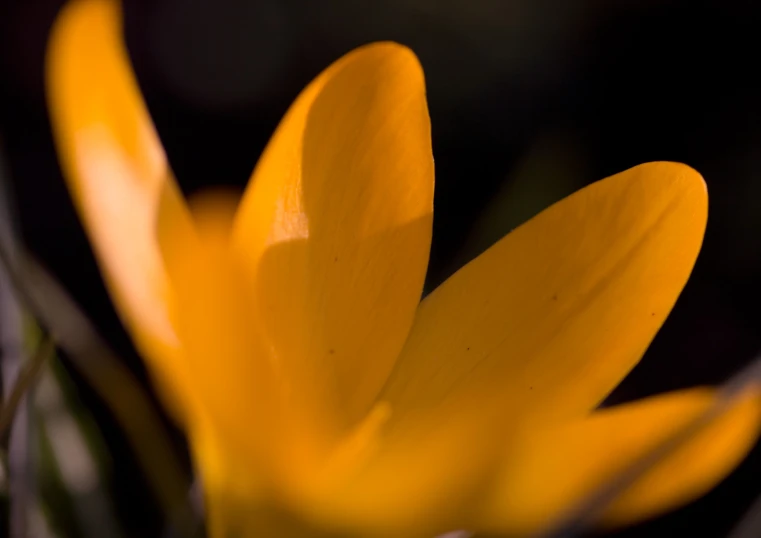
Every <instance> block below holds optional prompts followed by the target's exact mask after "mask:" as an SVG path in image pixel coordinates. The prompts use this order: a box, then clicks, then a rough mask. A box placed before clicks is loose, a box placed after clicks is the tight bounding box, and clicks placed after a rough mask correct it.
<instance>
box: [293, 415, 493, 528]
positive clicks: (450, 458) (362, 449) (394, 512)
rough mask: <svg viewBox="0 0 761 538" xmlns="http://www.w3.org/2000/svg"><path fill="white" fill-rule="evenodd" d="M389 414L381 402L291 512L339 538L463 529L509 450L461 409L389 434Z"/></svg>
mask: <svg viewBox="0 0 761 538" xmlns="http://www.w3.org/2000/svg"><path fill="white" fill-rule="evenodd" d="M389 413H391V411H390V409H389V407H388V406H387V405H384V404H382V403H381V404H378V405H377V406H376V407H375V408H374V409H373V411H372V412H371V413H369V414H368V415H367V417H366V418H365V420H364V421H363V422H362V423H361V424H360V426H359V427H358V428H357V429H356V430H355V431H354V432H353V434H352V435H350V436H348V437H347V438H346V439H344V442H343V443H341V444H340V445H339V447H338V450H336V451H335V452H334V453H333V458H331V459H329V460H328V465H326V466H325V467H324V468H322V469H321V471H322V472H321V473H319V474H317V475H316V476H312V477H311V479H310V480H309V481H306V480H305V481H302V482H301V483H300V484H297V485H296V487H294V488H292V489H291V491H290V492H289V494H291V495H292V497H291V498H290V499H289V501H290V503H291V504H290V506H292V507H293V510H294V511H295V512H298V513H302V514H304V515H305V517H307V518H309V519H310V520H313V521H316V522H318V523H319V525H320V526H322V527H324V528H333V529H336V531H337V532H336V534H337V535H340V536H389V537H396V536H407V537H418V536H419V537H421V538H422V537H430V536H437V535H439V534H441V533H443V532H446V531H449V530H452V529H454V528H463V522H465V521H469V516H470V515H471V513H470V508H471V507H472V506H473V505H472V504H471V503H473V502H476V503H479V505H480V503H481V502H482V501H483V499H482V498H481V497H480V496H481V495H483V493H484V491H485V489H484V487H485V484H487V483H490V482H488V480H489V479H491V478H493V471H494V470H495V466H494V464H495V461H496V460H495V459H494V458H493V457H492V456H493V450H492V449H493V447H497V446H499V448H501V449H502V452H504V444H499V443H501V442H502V433H501V431H500V428H495V427H492V428H491V430H489V431H481V430H480V429H479V428H477V427H474V426H476V425H478V424H480V423H478V422H476V423H475V424H474V421H472V420H471V417H470V416H468V415H467V414H462V413H457V411H456V410H455V411H454V412H453V413H451V414H448V415H439V416H437V417H426V416H416V417H415V418H414V419H411V420H405V421H404V422H403V424H401V425H399V424H397V425H396V426H395V427H394V428H393V429H392V430H387V429H386V427H385V426H386V425H387V423H388V420H389V419H390V418H391V416H390V414H389ZM408 418H410V417H408ZM431 418H433V420H430V419H431ZM499 463H501V460H499ZM490 473H492V474H490ZM339 531H340V532H339Z"/></svg>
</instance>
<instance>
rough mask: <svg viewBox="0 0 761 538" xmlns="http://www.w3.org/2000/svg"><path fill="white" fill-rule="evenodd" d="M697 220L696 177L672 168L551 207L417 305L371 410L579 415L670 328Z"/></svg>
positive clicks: (700, 211) (699, 186)
mask: <svg viewBox="0 0 761 538" xmlns="http://www.w3.org/2000/svg"><path fill="white" fill-rule="evenodd" d="M706 216H707V196H706V191H705V184H704V182H703V180H702V178H701V177H700V175H698V174H697V173H696V172H695V171H694V170H692V169H691V168H688V167H687V166H684V165H680V164H673V163H653V164H646V165H641V166H638V167H636V168H632V169H630V170H628V171H626V172H623V173H620V174H617V175H615V176H612V177H610V178H608V179H605V180H602V181H599V182H597V183H594V184H592V185H590V186H588V187H586V188H584V189H582V190H580V191H578V192H576V193H575V194H573V195H571V196H569V197H568V198H566V199H564V200H562V201H561V202H558V203H557V204H555V205H553V206H552V207H550V208H549V209H547V210H545V211H543V212H542V213H540V214H539V215H538V216H536V217H534V218H533V219H531V220H530V221H529V222H527V223H526V224H524V225H523V226H520V227H519V228H517V229H516V230H514V231H513V232H512V233H510V234H509V235H507V236H506V237H505V238H503V239H502V240H501V241H499V242H498V243H496V244H495V245H494V246H492V247H491V248H490V249H489V250H488V251H486V252H485V253H484V254H482V255H481V256H479V257H478V258H476V259H475V260H474V261H472V262H471V263H469V264H468V265H466V266H465V267H463V268H462V269H460V270H459V271H458V272H457V273H456V274H455V275H454V276H452V277H451V278H450V279H449V280H447V281H446V282H445V283H444V284H443V285H442V286H440V287H439V288H438V289H436V290H435V291H434V292H433V293H432V294H431V295H430V296H428V297H427V298H426V299H425V300H424V301H423V303H422V304H421V307H420V308H419V310H418V313H417V317H416V319H415V323H414V325H413V328H412V331H411V333H410V337H409V339H408V341H407V343H406V345H405V348H404V350H403V352H402V355H401V357H400V359H399V360H398V362H397V368H396V369H395V370H394V372H393V374H392V376H391V378H390V380H389V383H388V385H387V386H386V387H385V390H384V393H383V394H382V395H381V398H382V399H384V400H386V401H388V402H389V403H390V404H391V407H392V408H393V409H394V412H395V413H397V414H400V413H401V414H404V412H405V410H410V409H417V410H420V409H424V408H436V407H439V406H441V405H442V402H443V401H444V400H447V401H449V402H450V403H449V405H450V406H451V408H457V407H458V405H462V406H470V407H472V408H475V407H476V406H480V409H481V410H480V411H479V412H480V413H483V412H484V411H483V409H484V406H486V405H487V404H486V403H485V401H486V400H487V399H493V401H492V402H491V404H488V405H490V406H491V407H492V408H494V407H496V408H499V409H501V411H500V412H501V413H503V414H504V413H508V414H509V413H523V412H526V411H529V410H532V411H538V410H542V411H544V412H546V413H548V414H549V415H552V416H554V417H555V418H563V417H575V416H579V415H581V414H584V413H586V412H588V411H589V410H591V409H593V408H594V407H595V406H596V405H597V404H598V403H599V402H600V401H601V400H602V399H604V398H605V396H606V395H607V394H608V393H609V391H610V390H612V389H613V388H614V387H615V386H616V385H617V384H618V383H619V382H620V380H621V379H622V378H623V377H624V376H625V375H626V374H627V372H629V370H631V368H632V367H633V366H634V365H635V364H636V363H637V361H639V359H640V357H641V356H642V354H643V353H644V351H645V349H646V348H647V346H648V345H649V344H650V341H651V340H652V338H653V336H654V335H655V333H656V332H657V331H658V329H659V328H660V326H661V324H662V323H663V321H664V320H665V319H666V316H667V315H668V313H669V311H670V310H671V308H672V306H673V304H674V302H675V301H676V298H677V296H678V295H679V293H680V291H681V290H682V287H683V286H684V284H685V282H686V281H687V278H688V276H689V274H690V271H691V269H692V266H693V264H694V262H695V258H696V256H697V254H698V251H699V249H700V245H701V241H702V238H703V232H704V229H705V223H706ZM458 402H459V403H458ZM492 404H494V405H492ZM506 409H510V410H512V411H506Z"/></svg>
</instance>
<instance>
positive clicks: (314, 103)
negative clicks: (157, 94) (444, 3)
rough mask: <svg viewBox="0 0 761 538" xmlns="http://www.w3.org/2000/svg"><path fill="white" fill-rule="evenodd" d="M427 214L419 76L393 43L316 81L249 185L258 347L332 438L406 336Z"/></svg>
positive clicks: (240, 230)
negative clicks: (271, 355) (265, 347)
mask: <svg viewBox="0 0 761 538" xmlns="http://www.w3.org/2000/svg"><path fill="white" fill-rule="evenodd" d="M432 204H433V159H432V152H431V136H430V124H429V118H428V110H427V104H426V99H425V84H424V80H423V73H422V70H421V67H420V64H419V63H418V61H417V58H416V57H415V56H414V54H413V53H412V52H411V51H410V50H408V49H407V48H405V47H402V46H400V45H397V44H394V43H376V44H372V45H367V46H364V47H361V48H359V49H357V50H355V51H354V52H351V53H349V54H348V55H346V56H345V57H343V58H342V59H340V60H338V61H337V62H336V63H335V64H333V65H332V66H331V67H330V68H328V69H327V70H326V71H325V72H324V73H323V74H321V75H320V76H319V77H318V78H317V79H316V80H315V81H314V82H312V83H311V84H310V85H309V86H308V87H307V88H306V89H305V90H304V91H303V92H302V94H301V95H300V96H299V97H298V99H297V100H296V102H295V103H294V104H293V106H292V107H291V109H290V110H289V111H288V113H287V115H286V116H285V118H284V119H283V121H282V122H281V124H280V126H279V127H278V129H277V131H276V132H275V134H274V136H273V138H272V140H271V142H270V144H269V146H268V147H267V149H266V151H265V152H264V154H263V156H262V159H261V161H260V163H259V164H258V165H257V168H256V170H255V171H254V174H253V176H252V178H251V183H250V185H249V187H248V190H247V192H246V194H245V197H244V199H243V201H242V205H241V208H240V213H239V215H238V220H237V222H236V228H235V245H236V249H237V250H238V251H239V252H240V254H241V256H242V257H243V259H244V260H245V264H246V266H247V268H248V274H249V276H250V278H251V279H252V281H253V282H254V288H255V292H256V294H257V305H258V306H259V310H260V313H261V319H262V320H263V323H264V324H265V327H266V330H267V335H266V336H267V338H268V339H269V342H270V347H271V348H272V349H273V350H276V355H277V357H276V360H277V361H278V364H280V365H281V367H282V371H283V372H284V376H285V377H286V378H287V379H288V380H289V382H290V383H291V385H292V393H293V394H298V395H300V397H302V398H304V401H305V402H307V404H306V406H307V407H308V408H310V409H312V408H314V409H317V408H320V407H323V408H324V409H322V412H324V413H325V414H327V415H330V416H333V417H334V418H335V419H336V421H337V424H336V426H337V428H338V429H339V430H340V429H344V428H347V427H349V426H350V425H351V424H353V423H355V422H356V421H357V420H358V419H359V418H360V417H361V416H362V415H363V413H365V412H367V410H368V408H369V407H370V405H371V403H372V401H373V399H374V398H375V396H376V395H377V393H378V391H379V390H380V388H381V386H382V384H383V382H384V381H385V379H386V377H387V375H388V372H389V371H390V369H391V368H392V366H393V363H394V361H395V359H396V357H397V355H398V353H399V350H400V349H401V347H402V345H403V342H404V339H405V338H406V336H407V333H408V331H409V327H410V324H411V322H412V318H413V315H414V311H415V307H416V305H417V304H418V302H419V300H420V295H421V292H422V285H423V279H424V277H425V270H426V265H427V260H428V251H429V247H430V240H431V224H432Z"/></svg>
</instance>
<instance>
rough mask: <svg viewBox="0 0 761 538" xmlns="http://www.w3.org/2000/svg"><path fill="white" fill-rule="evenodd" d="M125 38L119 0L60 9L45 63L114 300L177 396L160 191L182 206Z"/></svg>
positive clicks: (75, 182)
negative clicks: (158, 224)
mask: <svg viewBox="0 0 761 538" xmlns="http://www.w3.org/2000/svg"><path fill="white" fill-rule="evenodd" d="M120 34H121V6H120V4H119V3H118V2H116V1H112V0H73V1H72V2H69V3H68V4H67V5H66V6H65V7H64V8H63V9H62V12H61V14H60V15H59V17H58V19H57V21H56V23H55V27H54V29H53V33H52V37H51V40H50V44H49V49H48V57H47V66H46V67H47V83H48V100H49V104H50V111H51V112H50V113H51V122H52V127H53V132H54V135H55V140H56V143H57V146H58V154H59V158H60V160H61V166H62V168H63V171H64V176H65V178H66V180H67V183H68V187H69V191H70V193H71V196H72V198H73V200H74V203H75V205H76V207H77V210H78V211H79V215H80V217H81V219H82V221H83V223H84V226H85V229H86V231H87V234H88V236H89V238H90V242H91V244H92V245H93V248H94V251H95V254H96V257H97V260H98V263H99V265H100V268H101V270H102V273H103V275H104V278H105V281H106V284H107V286H108V289H109V291H110V293H111V297H112V299H113V301H114V304H115V305H116V307H117V309H118V310H119V313H120V315H121V317H122V320H123V322H124V323H125V325H126V326H127V328H128V329H129V330H130V332H131V334H132V336H133V338H134V339H135V343H136V345H137V346H138V348H139V350H140V352H141V354H142V355H143V357H145V358H146V359H147V360H148V361H149V363H150V364H151V366H152V367H153V369H154V373H157V374H158V376H159V380H160V381H163V382H164V385H165V387H167V386H168V387H171V390H172V392H173V393H174V394H173V395H172V396H173V397H177V396H178V395H179V392H181V391H182V390H183V389H181V388H180V386H181V385H182V384H183V381H182V379H183V377H184V374H183V371H182V368H181V367H180V364H179V358H178V353H179V349H178V347H177V346H178V343H177V339H176V335H175V334H174V330H173V328H172V326H171V324H170V322H169V318H168V315H167V307H166V296H165V295H166V278H165V274H164V270H163V267H162V264H161V259H160V256H159V253H158V247H157V244H156V238H155V230H154V226H155V219H156V213H157V206H158V203H159V197H160V196H161V193H162V191H165V196H168V197H171V198H172V199H173V201H174V207H178V206H181V205H182V204H183V203H184V202H183V201H182V197H181V194H180V193H179V190H178V189H177V187H176V185H175V183H174V179H173V178H172V175H171V171H170V170H169V166H168V164H167V160H166V157H165V155H164V152H163V149H162V147H161V143H160V142H159V139H158V136H157V134H156V132H155V130H154V127H153V123H152V122H151V119H150V116H149V114H148V110H147V109H146V107H145V104H144V103H143V101H142V99H141V96H140V91H139V89H138V86H137V82H136V80H135V78H134V75H133V74H132V72H131V70H130V66H129V60H128V58H127V53H126V50H125V48H124V44H123V42H122V38H121V35H120ZM171 400H172V399H171V398H170V403H176V402H173V401H171ZM175 411H178V409H177V408H176V407H175Z"/></svg>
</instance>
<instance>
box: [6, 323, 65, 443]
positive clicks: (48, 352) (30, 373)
mask: <svg viewBox="0 0 761 538" xmlns="http://www.w3.org/2000/svg"><path fill="white" fill-rule="evenodd" d="M54 352H55V344H54V343H53V340H52V339H51V338H46V337H43V339H42V340H41V341H40V343H39V345H38V346H37V350H36V352H35V354H34V355H33V356H32V358H31V360H29V361H27V362H26V363H24V365H23V366H22V367H21V371H19V373H18V376H17V378H16V382H15V383H14V384H13V388H12V389H11V392H10V394H9V395H8V397H7V398H6V399H5V402H4V403H3V406H2V408H0V437H5V435H6V433H7V431H8V428H10V425H11V423H12V422H13V417H14V416H15V415H16V411H17V409H18V407H19V404H21V401H22V400H23V398H24V395H25V394H26V392H27V389H29V387H30V386H31V385H32V383H34V382H35V381H36V379H37V377H38V376H39V373H40V370H42V366H43V365H44V364H45V363H46V362H47V361H48V360H49V359H50V357H52V356H53V353H54Z"/></svg>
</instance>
